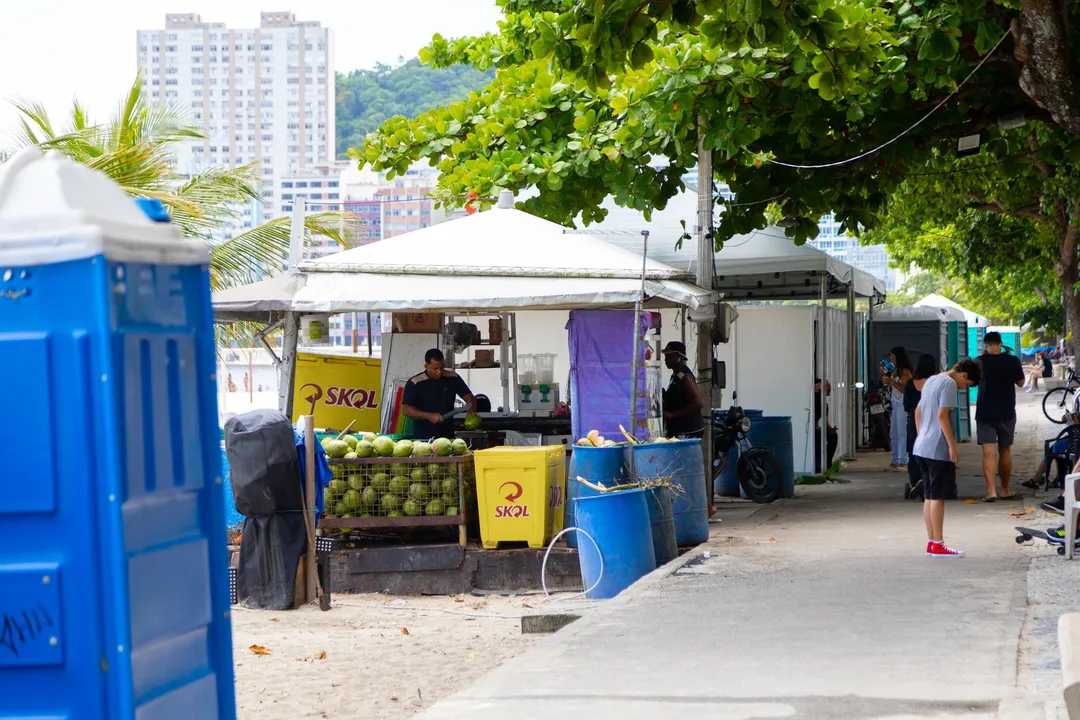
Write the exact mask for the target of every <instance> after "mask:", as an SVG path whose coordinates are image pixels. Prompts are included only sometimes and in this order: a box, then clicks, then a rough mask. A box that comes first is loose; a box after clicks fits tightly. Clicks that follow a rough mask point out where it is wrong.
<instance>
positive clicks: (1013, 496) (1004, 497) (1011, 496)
mask: <svg viewBox="0 0 1080 720" xmlns="http://www.w3.org/2000/svg"><path fill="white" fill-rule="evenodd" d="M998 499H999V500H1014V499H1016V493H1010V494H1008V495H998Z"/></svg>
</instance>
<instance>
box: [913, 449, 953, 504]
mask: <svg viewBox="0 0 1080 720" xmlns="http://www.w3.org/2000/svg"><path fill="white" fill-rule="evenodd" d="M919 464H920V465H921V466H922V469H923V497H924V498H926V499H927V500H948V499H950V497H951V496H952V492H953V489H954V488H955V487H956V463H953V462H949V461H948V460H929V459H927V458H919Z"/></svg>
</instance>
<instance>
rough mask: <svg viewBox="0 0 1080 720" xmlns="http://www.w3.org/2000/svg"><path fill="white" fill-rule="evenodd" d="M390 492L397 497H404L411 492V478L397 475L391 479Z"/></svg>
mask: <svg viewBox="0 0 1080 720" xmlns="http://www.w3.org/2000/svg"><path fill="white" fill-rule="evenodd" d="M390 492H392V493H394V494H395V495H404V494H405V493H407V492H409V478H407V477H405V476H404V475H395V476H394V477H392V478H390Z"/></svg>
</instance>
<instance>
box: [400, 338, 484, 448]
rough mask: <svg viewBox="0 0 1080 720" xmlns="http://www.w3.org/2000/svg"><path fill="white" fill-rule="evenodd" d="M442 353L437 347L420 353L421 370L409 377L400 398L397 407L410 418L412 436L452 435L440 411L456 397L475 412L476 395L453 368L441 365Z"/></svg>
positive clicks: (471, 412) (450, 406)
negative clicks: (422, 356) (422, 353)
mask: <svg viewBox="0 0 1080 720" xmlns="http://www.w3.org/2000/svg"><path fill="white" fill-rule="evenodd" d="M443 360H444V358H443V354H442V351H440V350H438V349H437V348H432V349H431V350H428V351H427V353H426V354H425V355H424V372H422V373H420V374H419V375H414V376H413V377H411V378H409V382H407V383H406V384H405V392H404V393H403V394H402V398H401V411H402V412H403V413H405V417H408V418H412V421H413V429H412V435H413V437H415V438H420V439H424V440H427V439H428V438H440V437H444V438H452V437H454V424H453V423H452V422H451V421H450V420H446V419H444V418H443V415H445V414H446V413H448V412H450V411H451V410H453V409H454V402H455V401H456V399H457V398H459V397H460V398H461V399H462V400H464V401H465V404H466V405H468V406H469V414H470V415H475V414H476V398H475V397H473V394H472V391H471V390H469V386H468V385H466V384H465V381H464V380H462V379H461V378H460V377H459V376H458V375H457V373H455V372H454V371H453V370H444V369H443Z"/></svg>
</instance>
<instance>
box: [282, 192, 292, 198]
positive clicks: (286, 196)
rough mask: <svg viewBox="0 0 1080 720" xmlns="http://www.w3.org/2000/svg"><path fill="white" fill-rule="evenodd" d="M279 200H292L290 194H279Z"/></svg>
mask: <svg viewBox="0 0 1080 720" xmlns="http://www.w3.org/2000/svg"><path fill="white" fill-rule="evenodd" d="M281 199H282V200H292V193H282V194H281Z"/></svg>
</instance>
